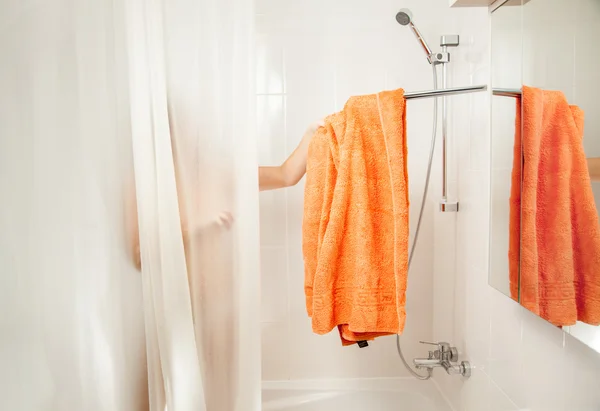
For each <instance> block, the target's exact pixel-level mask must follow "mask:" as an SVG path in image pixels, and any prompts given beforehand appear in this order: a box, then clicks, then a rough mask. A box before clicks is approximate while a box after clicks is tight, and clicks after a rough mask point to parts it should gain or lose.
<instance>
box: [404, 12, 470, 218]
mask: <svg viewBox="0 0 600 411" xmlns="http://www.w3.org/2000/svg"><path fill="white" fill-rule="evenodd" d="M396 21H397V22H398V23H399V24H400V25H402V26H408V27H409V28H410V29H411V31H412V32H413V34H414V35H415V37H416V39H417V41H418V42H419V44H420V45H421V47H422V48H423V50H424V51H425V54H426V55H427V61H428V62H429V64H431V65H432V66H433V67H434V68H435V66H437V65H441V66H442V87H441V89H442V90H446V89H448V67H447V66H448V63H450V52H448V48H449V47H458V46H459V45H460V37H459V36H458V35H457V34H451V35H445V36H441V37H440V47H441V51H440V52H438V53H434V52H432V51H431V48H430V47H429V45H428V44H427V41H426V40H425V38H424V37H423V35H422V34H421V32H420V31H419V29H418V28H417V27H416V26H415V24H414V22H413V15H412V13H411V11H410V10H408V9H402V10H400V11H399V12H398V13H397V14H396ZM436 88H437V87H436ZM474 91H478V90H474ZM440 96H441V99H442V199H441V201H440V211H441V212H457V211H458V202H457V201H449V200H448V103H447V100H446V94H443V93H441V94H440ZM407 98H408V97H407Z"/></svg>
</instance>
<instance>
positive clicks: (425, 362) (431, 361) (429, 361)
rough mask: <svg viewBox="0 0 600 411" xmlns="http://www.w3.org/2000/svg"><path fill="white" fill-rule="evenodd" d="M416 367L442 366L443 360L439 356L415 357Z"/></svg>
mask: <svg viewBox="0 0 600 411" xmlns="http://www.w3.org/2000/svg"><path fill="white" fill-rule="evenodd" d="M413 363H414V364H415V367H417V368H429V369H431V368H435V367H442V362H441V361H440V360H439V358H415V359H414V360H413Z"/></svg>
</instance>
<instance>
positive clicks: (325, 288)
mask: <svg viewBox="0 0 600 411" xmlns="http://www.w3.org/2000/svg"><path fill="white" fill-rule="evenodd" d="M405 108H406V102H405V99H404V91H403V90H395V91H386V92H382V93H379V94H374V95H368V96H360V97H352V98H350V99H349V100H348V102H347V103H346V106H345V107H344V109H343V111H341V112H339V113H337V114H334V115H332V116H329V117H328V118H327V119H326V120H325V127H322V128H320V129H319V131H317V133H316V134H315V136H314V137H313V139H312V141H311V143H310V147H309V155H308V164H307V169H306V187H305V193H304V221H303V226H302V236H303V239H302V248H303V253H304V264H305V293H306V307H307V310H308V314H309V316H310V317H311V318H312V328H313V331H314V332H315V333H317V334H326V333H328V332H330V331H331V330H332V329H333V328H334V327H336V326H337V327H338V330H339V332H340V336H341V338H342V343H343V345H351V344H354V343H356V342H358V341H365V340H372V339H374V338H375V337H379V336H384V335H392V334H399V333H401V332H402V330H403V328H404V322H405V317H406V312H405V302H406V297H405V292H406V281H407V274H408V233H409V231H408V206H409V201H408V174H407V163H406V154H407V148H406V110H405Z"/></svg>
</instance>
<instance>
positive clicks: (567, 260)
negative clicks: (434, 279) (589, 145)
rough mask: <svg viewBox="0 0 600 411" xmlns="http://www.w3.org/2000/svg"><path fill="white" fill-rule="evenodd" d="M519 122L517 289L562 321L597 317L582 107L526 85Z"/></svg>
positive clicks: (599, 232)
mask: <svg viewBox="0 0 600 411" xmlns="http://www.w3.org/2000/svg"><path fill="white" fill-rule="evenodd" d="M521 105H522V107H521ZM516 129H517V132H516V138H515V150H514V165H513V175H512V188H511V199H510V242H509V262H510V288H511V295H512V297H513V298H514V299H515V300H517V301H519V302H520V303H521V304H522V305H523V306H524V307H525V308H527V309H529V310H531V311H532V312H534V313H536V314H538V315H539V316H541V317H542V318H544V319H546V320H548V321H550V322H551V323H553V324H555V325H557V326H567V325H573V324H575V323H576V322H577V321H578V320H579V321H583V322H586V323H589V324H592V325H599V324H600V226H599V224H598V213H597V211H596V205H595V202H594V195H593V192H592V186H591V182H590V177H589V173H588V169H587V162H586V158H585V153H584V150H583V142H582V138H583V111H582V110H581V109H580V108H579V107H576V106H570V105H569V104H568V102H567V100H566V98H565V96H564V94H563V93H561V92H557V91H543V90H539V89H535V88H530V87H523V94H522V98H521V104H518V105H517V124H516Z"/></svg>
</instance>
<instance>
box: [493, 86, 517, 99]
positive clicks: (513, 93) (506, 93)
mask: <svg viewBox="0 0 600 411" xmlns="http://www.w3.org/2000/svg"><path fill="white" fill-rule="evenodd" d="M492 92H493V93H494V95H495V96H503V97H515V98H521V90H519V89H516V88H495V89H493V90H492Z"/></svg>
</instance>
